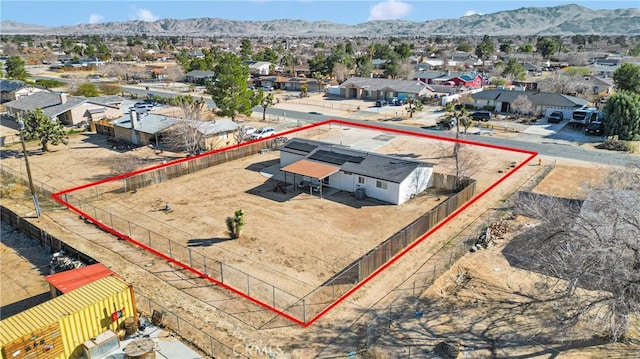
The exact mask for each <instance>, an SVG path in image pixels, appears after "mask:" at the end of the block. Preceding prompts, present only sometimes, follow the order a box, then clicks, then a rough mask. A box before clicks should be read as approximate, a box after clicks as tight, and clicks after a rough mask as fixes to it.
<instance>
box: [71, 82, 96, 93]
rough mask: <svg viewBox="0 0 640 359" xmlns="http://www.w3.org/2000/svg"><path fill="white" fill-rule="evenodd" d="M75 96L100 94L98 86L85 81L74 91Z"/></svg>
mask: <svg viewBox="0 0 640 359" xmlns="http://www.w3.org/2000/svg"><path fill="white" fill-rule="evenodd" d="M73 95H74V96H84V97H96V96H98V95H99V93H98V87H96V85H94V84H92V83H91V82H84V83H81V84H80V86H78V89H77V90H76V91H75V92H74V93H73Z"/></svg>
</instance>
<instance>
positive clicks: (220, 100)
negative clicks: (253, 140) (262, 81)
mask: <svg viewBox="0 0 640 359" xmlns="http://www.w3.org/2000/svg"><path fill="white" fill-rule="evenodd" d="M216 57H217V58H216V60H217V62H218V63H217V64H216V66H215V67H214V70H213V71H214V72H215V75H214V78H213V80H212V81H211V82H210V83H209V84H208V85H207V91H208V92H209V93H210V94H211V98H212V99H213V101H214V102H215V103H216V106H217V107H218V113H219V114H220V115H222V116H229V117H231V119H232V120H234V121H235V118H236V116H237V115H238V114H243V115H245V116H249V115H251V112H252V111H253V107H254V106H256V105H257V104H258V103H259V102H260V99H259V97H258V95H257V94H256V93H255V92H254V91H253V90H251V89H250V88H249V87H248V85H247V81H248V79H249V67H248V66H246V65H244V64H243V63H242V60H241V59H240V58H239V57H238V56H236V55H235V54H232V53H220V54H217V56H216Z"/></svg>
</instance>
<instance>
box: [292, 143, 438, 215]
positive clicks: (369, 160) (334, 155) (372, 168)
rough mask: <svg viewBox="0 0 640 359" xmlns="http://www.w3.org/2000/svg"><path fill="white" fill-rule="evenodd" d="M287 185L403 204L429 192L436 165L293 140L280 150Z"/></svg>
mask: <svg viewBox="0 0 640 359" xmlns="http://www.w3.org/2000/svg"><path fill="white" fill-rule="evenodd" d="M279 150H280V170H281V171H282V172H284V175H285V176H284V178H285V182H288V183H293V184H294V185H295V186H298V187H300V186H305V187H306V185H305V183H306V184H308V185H309V188H310V190H311V191H314V190H316V191H318V192H319V193H320V194H322V187H331V188H336V189H339V190H342V191H347V192H353V193H355V194H356V195H358V193H361V195H363V196H365V195H366V196H367V197H370V198H374V199H377V200H380V201H384V202H388V203H392V204H397V205H399V204H402V203H404V202H406V201H408V200H409V199H411V198H413V197H414V196H416V195H418V194H420V193H421V192H422V191H424V190H425V189H427V188H428V187H429V186H430V184H431V181H432V177H433V164H431V163H427V162H422V161H415V160H407V159H404V158H398V157H393V156H387V155H381V154H376V153H370V152H364V151H359V150H355V149H352V148H349V147H346V146H341V145H335V144H331V143H327V142H321V141H313V140H307V139H301V138H293V139H291V140H289V141H288V142H287V143H286V144H284V145H283V146H282V147H280V148H279Z"/></svg>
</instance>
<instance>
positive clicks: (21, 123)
mask: <svg viewBox="0 0 640 359" xmlns="http://www.w3.org/2000/svg"><path fill="white" fill-rule="evenodd" d="M18 126H19V127H20V141H21V142H22V152H23V153H24V163H25V165H26V167H27V177H28V178H29V190H31V199H32V200H33V206H34V207H35V209H36V217H38V218H40V215H41V212H40V204H38V197H37V196H36V191H35V189H34V188H33V178H32V177H31V168H30V167H29V156H28V155H27V145H26V144H25V142H24V121H23V120H22V118H21V117H18Z"/></svg>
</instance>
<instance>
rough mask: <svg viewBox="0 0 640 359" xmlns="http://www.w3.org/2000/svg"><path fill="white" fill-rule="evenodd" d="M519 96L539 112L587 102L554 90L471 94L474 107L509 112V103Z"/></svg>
mask: <svg viewBox="0 0 640 359" xmlns="http://www.w3.org/2000/svg"><path fill="white" fill-rule="evenodd" d="M519 96H525V97H526V98H527V99H528V100H529V101H531V104H532V105H533V107H534V109H533V110H534V112H539V113H545V112H548V110H550V109H555V110H573V109H577V108H580V107H582V106H585V105H586V104H587V103H588V101H587V100H585V99H582V98H579V97H574V96H569V95H563V94H559V93H555V92H542V91H510V90H485V91H480V92H476V93H473V94H471V98H472V99H473V106H474V107H475V108H492V109H493V111H494V112H511V103H512V102H514V101H515V99H516V98H518V97H519Z"/></svg>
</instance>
